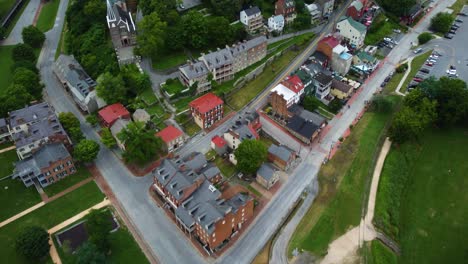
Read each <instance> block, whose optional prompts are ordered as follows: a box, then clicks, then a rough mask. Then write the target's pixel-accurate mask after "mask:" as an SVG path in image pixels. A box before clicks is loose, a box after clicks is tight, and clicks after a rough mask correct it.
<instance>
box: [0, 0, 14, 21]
mask: <svg viewBox="0 0 468 264" xmlns="http://www.w3.org/2000/svg"><path fill="white" fill-rule="evenodd" d="M15 2H16V1H15V0H0V19H3V17H5V16H6V15H7V14H8V11H10V9H11V8H12V7H13V5H14V4H15Z"/></svg>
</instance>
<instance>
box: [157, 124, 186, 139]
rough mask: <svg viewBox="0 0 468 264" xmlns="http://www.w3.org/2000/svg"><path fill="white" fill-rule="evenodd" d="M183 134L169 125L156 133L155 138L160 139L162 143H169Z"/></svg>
mask: <svg viewBox="0 0 468 264" xmlns="http://www.w3.org/2000/svg"><path fill="white" fill-rule="evenodd" d="M183 134H184V132H182V131H180V130H179V129H178V128H176V127H175V126H172V125H171V126H168V127H166V128H164V129H163V130H161V131H159V132H158V133H156V136H158V137H160V138H161V139H162V140H163V141H164V142H166V143H169V142H171V141H173V140H175V139H177V138H179V137H180V136H182V135H183Z"/></svg>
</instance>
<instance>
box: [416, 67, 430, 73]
mask: <svg viewBox="0 0 468 264" xmlns="http://www.w3.org/2000/svg"><path fill="white" fill-rule="evenodd" d="M419 71H420V72H423V73H426V74H428V73H430V72H431V71H430V70H429V69H426V68H422V69H420V70H419Z"/></svg>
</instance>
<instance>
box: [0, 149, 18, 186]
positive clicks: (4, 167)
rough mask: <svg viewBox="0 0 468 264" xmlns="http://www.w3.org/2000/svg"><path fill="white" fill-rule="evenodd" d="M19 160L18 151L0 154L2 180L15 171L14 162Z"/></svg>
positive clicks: (0, 175) (0, 176)
mask: <svg viewBox="0 0 468 264" xmlns="http://www.w3.org/2000/svg"><path fill="white" fill-rule="evenodd" d="M17 160H18V156H17V155H16V150H14V149H13V150H9V151H6V152H3V153H0V179H1V178H3V177H6V176H8V175H11V173H12V172H13V169H14V168H15V165H14V162H16V161H17Z"/></svg>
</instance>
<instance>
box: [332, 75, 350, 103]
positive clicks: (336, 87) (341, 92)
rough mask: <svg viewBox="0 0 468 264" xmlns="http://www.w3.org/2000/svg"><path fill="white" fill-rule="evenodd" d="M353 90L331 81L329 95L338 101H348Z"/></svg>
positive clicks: (341, 83) (338, 82)
mask: <svg viewBox="0 0 468 264" xmlns="http://www.w3.org/2000/svg"><path fill="white" fill-rule="evenodd" d="M353 91H354V88H353V86H351V85H349V84H347V83H345V82H342V81H338V80H336V79H333V81H332V89H331V94H332V95H333V96H335V97H336V98H338V99H340V100H344V99H348V98H349V97H350V96H351V94H352V93H353Z"/></svg>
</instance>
